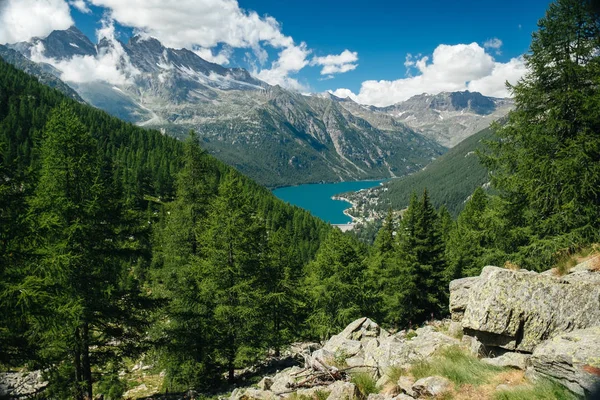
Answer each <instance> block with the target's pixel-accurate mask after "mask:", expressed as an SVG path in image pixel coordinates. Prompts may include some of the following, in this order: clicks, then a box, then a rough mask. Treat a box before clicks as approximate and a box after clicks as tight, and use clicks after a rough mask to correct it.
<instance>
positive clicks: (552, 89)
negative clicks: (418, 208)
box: [484, 0, 600, 263]
mask: <svg viewBox="0 0 600 400" xmlns="http://www.w3.org/2000/svg"><path fill="white" fill-rule="evenodd" d="M599 21H600V17H599V15H598V13H597V11H595V10H593V9H592V7H591V2H590V1H581V0H556V1H555V2H553V3H552V4H550V6H549V8H548V11H547V12H546V15H545V17H544V18H542V19H541V20H540V21H539V23H538V26H539V29H538V31H537V32H535V33H534V34H533V37H532V43H531V47H530V52H529V53H528V54H526V55H525V56H524V57H525V63H526V65H527V67H528V72H527V74H526V75H525V76H524V77H523V78H522V79H521V80H520V81H519V82H518V83H517V84H516V85H515V86H511V87H510V89H511V91H512V93H513V96H514V99H515V106H516V107H515V110H514V111H513V112H511V114H510V116H509V121H508V123H507V124H506V125H504V126H502V127H500V126H496V135H497V136H498V137H499V138H500V140H498V141H495V142H492V143H490V146H491V151H490V152H489V153H488V154H487V155H485V156H484V161H485V163H486V165H487V166H488V168H489V170H490V171H491V173H492V183H493V184H494V186H495V187H496V188H498V189H499V190H500V191H501V194H502V196H503V198H504V199H505V201H506V211H505V212H504V213H503V218H506V219H509V220H511V223H512V224H513V226H514V227H515V229H519V228H520V227H524V226H526V227H529V233H528V234H529V235H530V239H529V243H528V244H529V246H525V247H523V249H522V251H524V252H525V253H527V252H529V253H530V254H529V255H530V256H534V255H535V258H537V260H538V263H539V262H540V261H542V259H541V258H542V256H541V255H540V254H533V253H535V252H536V251H537V250H536V249H538V250H539V249H549V252H550V254H554V253H555V252H556V250H557V249H559V248H564V247H570V246H573V245H574V244H575V243H577V242H579V243H581V242H590V241H595V240H598V238H599V234H598V232H599V231H600V230H599V229H598V228H599V222H598V221H600V208H599V207H598V204H600V192H599V191H598V190H597V188H598V186H599V185H600V111H599V110H600V57H598V49H599V48H600V22H599ZM525 244H527V243H525ZM528 247H529V248H528ZM546 261H547V260H544V261H542V262H546Z"/></svg>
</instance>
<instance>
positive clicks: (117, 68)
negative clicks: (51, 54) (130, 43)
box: [31, 20, 139, 85]
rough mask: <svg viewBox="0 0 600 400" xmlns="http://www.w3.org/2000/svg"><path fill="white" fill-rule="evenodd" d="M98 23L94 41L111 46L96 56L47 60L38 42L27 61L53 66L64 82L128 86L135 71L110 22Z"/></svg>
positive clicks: (136, 72) (41, 45) (137, 72)
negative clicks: (106, 41) (104, 40)
mask: <svg viewBox="0 0 600 400" xmlns="http://www.w3.org/2000/svg"><path fill="white" fill-rule="evenodd" d="M102 22H103V23H102V27H101V28H100V29H98V31H97V32H96V35H97V37H98V40H101V39H103V38H106V39H108V41H109V42H110V44H111V46H110V47H107V48H103V49H102V50H101V51H100V52H99V54H98V55H97V56H75V57H73V58H71V59H70V60H56V59H52V58H47V57H45V56H44V55H43V53H44V48H43V44H42V43H39V44H38V45H37V46H36V47H35V48H34V49H32V54H31V59H32V60H33V61H35V62H45V63H48V64H50V65H52V66H54V67H56V68H57V69H58V70H59V71H61V79H62V80H64V81H67V82H75V83H85V82H93V81H105V82H108V83H111V84H113V85H125V84H129V83H132V79H133V78H134V77H135V76H136V75H138V74H139V71H138V70H137V69H135V67H133V66H132V65H131V63H130V62H129V57H128V55H127V53H126V52H125V50H124V49H123V46H121V43H119V41H118V40H117V39H116V36H115V28H114V25H113V23H112V22H111V21H107V20H105V21H102Z"/></svg>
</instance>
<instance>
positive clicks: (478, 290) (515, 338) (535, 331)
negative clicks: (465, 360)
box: [450, 266, 600, 352]
mask: <svg viewBox="0 0 600 400" xmlns="http://www.w3.org/2000/svg"><path fill="white" fill-rule="evenodd" d="M586 275H590V276H596V274H595V273H589V274H586ZM590 276H588V277H585V276H581V277H578V278H576V279H574V278H572V279H571V281H569V282H565V281H561V278H558V277H552V276H547V275H541V274H536V273H531V272H519V271H511V270H507V269H503V268H497V267H490V266H488V267H485V268H484V269H483V271H482V273H481V275H480V277H479V279H478V280H477V281H472V282H471V286H470V289H469V292H470V293H469V300H468V303H467V306H466V308H465V311H464V316H463V319H462V326H463V328H464V329H465V333H466V334H469V335H471V336H476V337H477V338H478V339H479V341H481V342H482V343H484V344H486V345H490V346H498V347H502V348H504V349H507V350H518V351H525V352H532V351H533V349H534V348H535V346H537V345H538V344H539V343H541V342H542V341H544V340H546V339H548V338H550V337H552V336H554V335H556V334H559V333H563V332H569V331H573V330H576V329H585V328H588V327H591V326H595V325H598V324H599V321H600V283H599V282H597V281H596V279H595V278H593V279H592V278H591V277H590ZM459 281H461V280H459ZM453 282H456V281H453ZM450 287H451V290H452V288H454V289H455V290H458V293H455V294H454V295H452V293H451V298H454V299H455V300H454V307H455V309H456V310H458V309H460V307H459V306H457V304H458V303H460V301H458V303H457V300H456V299H457V298H460V299H463V298H464V290H465V289H464V288H465V287H466V285H465V284H462V283H461V282H457V283H451V285H450ZM457 288H458V289H457ZM453 296H454V297H453ZM457 307H458V308H457ZM451 309H452V308H451Z"/></svg>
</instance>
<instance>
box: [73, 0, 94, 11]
mask: <svg viewBox="0 0 600 400" xmlns="http://www.w3.org/2000/svg"><path fill="white" fill-rule="evenodd" d="M69 4H70V5H72V6H73V7H75V8H76V9H78V10H79V11H80V12H82V13H84V14H91V13H92V10H90V8H89V7H88V5H87V3H86V2H85V1H84V0H69Z"/></svg>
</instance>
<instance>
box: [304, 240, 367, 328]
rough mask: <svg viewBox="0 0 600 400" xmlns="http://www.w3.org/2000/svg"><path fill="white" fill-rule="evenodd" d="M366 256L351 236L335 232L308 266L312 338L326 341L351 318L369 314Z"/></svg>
mask: <svg viewBox="0 0 600 400" xmlns="http://www.w3.org/2000/svg"><path fill="white" fill-rule="evenodd" d="M365 277H366V268H365V254H364V251H363V249H362V248H361V246H360V244H359V243H358V242H357V241H356V239H354V238H353V237H351V236H349V235H346V234H344V233H342V232H341V231H340V230H339V229H334V230H332V231H331V232H330V234H329V235H328V236H327V238H326V239H325V241H324V242H323V244H322V245H321V248H320V249H319V251H318V253H317V255H316V257H315V260H314V261H313V262H311V263H310V264H309V265H308V266H307V277H306V281H305V285H306V288H307V292H308V294H309V299H310V308H311V315H310V316H309V318H308V323H309V325H310V328H311V330H312V333H313V335H315V336H317V337H320V338H325V337H328V336H330V335H331V334H333V333H334V332H336V331H339V330H340V329H343V328H344V327H345V326H346V325H347V324H348V323H350V322H351V321H352V320H353V319H356V318H359V317H361V316H363V315H368V314H369V311H371V310H370V308H371V307H370V306H371V303H370V301H371V298H370V293H368V292H367V291H366V290H365V289H366V286H367V285H366V279H365Z"/></svg>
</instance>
